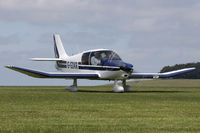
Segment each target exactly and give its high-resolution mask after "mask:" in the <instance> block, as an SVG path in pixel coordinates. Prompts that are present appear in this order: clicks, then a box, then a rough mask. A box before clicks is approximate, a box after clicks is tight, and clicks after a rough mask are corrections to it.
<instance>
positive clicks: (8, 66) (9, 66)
mask: <svg viewBox="0 0 200 133" xmlns="http://www.w3.org/2000/svg"><path fill="white" fill-rule="evenodd" d="M5 68H13V66H11V65H7V66H5Z"/></svg>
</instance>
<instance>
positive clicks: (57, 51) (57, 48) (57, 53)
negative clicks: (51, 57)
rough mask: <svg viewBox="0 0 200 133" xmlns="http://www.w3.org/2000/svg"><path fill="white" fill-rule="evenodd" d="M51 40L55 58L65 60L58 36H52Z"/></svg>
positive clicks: (64, 53) (65, 55)
mask: <svg viewBox="0 0 200 133" xmlns="http://www.w3.org/2000/svg"><path fill="white" fill-rule="evenodd" d="M53 39H54V52H55V57H56V58H61V59H64V58H67V57H68V55H67V54H66V52H65V49H64V47H63V44H62V41H61V39H60V36H59V35H58V34H54V35H53Z"/></svg>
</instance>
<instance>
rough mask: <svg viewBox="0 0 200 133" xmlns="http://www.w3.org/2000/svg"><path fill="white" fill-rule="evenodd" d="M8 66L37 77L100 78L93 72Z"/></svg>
mask: <svg viewBox="0 0 200 133" xmlns="http://www.w3.org/2000/svg"><path fill="white" fill-rule="evenodd" d="M6 68H9V69H12V70H14V71H17V72H20V73H23V74H26V75H28V76H31V77H35V78H64V79H73V78H77V79H99V78H100V76H99V75H98V74H95V73H94V74H91V73H84V74H83V73H65V72H43V71H37V70H31V69H27V68H20V67H15V66H6Z"/></svg>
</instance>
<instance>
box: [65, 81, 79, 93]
mask: <svg viewBox="0 0 200 133" xmlns="http://www.w3.org/2000/svg"><path fill="white" fill-rule="evenodd" d="M66 89H67V90H68V91H70V92H77V91H78V87H77V79H74V82H73V85H71V86H67V87H66Z"/></svg>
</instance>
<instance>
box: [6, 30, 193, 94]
mask: <svg viewBox="0 0 200 133" xmlns="http://www.w3.org/2000/svg"><path fill="white" fill-rule="evenodd" d="M53 39H54V52H55V58H31V60H33V61H55V63H56V65H55V67H56V69H57V70H58V71H60V72H44V71H37V70H31V69H27V68H21V67H16V66H6V67H7V68H9V69H12V70H15V71H18V72H20V73H23V74H26V75H28V76H31V77H35V78H62V79H73V85H72V86H69V87H67V89H68V90H69V91H72V92H74V91H77V90H78V87H77V79H91V80H113V81H114V87H113V92H127V91H131V90H132V88H131V87H130V86H128V85H127V84H126V80H128V79H136V78H137V79H149V78H150V79H158V78H169V77H173V76H175V75H178V74H183V73H186V72H191V71H193V70H195V68H185V69H180V70H176V71H171V72H165V73H134V70H133V65H132V64H130V63H126V62H124V61H123V60H122V59H121V58H120V57H119V55H118V54H117V53H116V52H114V51H112V50H108V49H95V50H88V51H84V52H82V53H79V54H76V55H73V56H68V55H67V54H66V52H65V49H64V47H63V44H62V42H61V39H60V36H59V35H58V34H54V35H53ZM120 80H121V81H122V86H120V85H119V84H118V81H120Z"/></svg>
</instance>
